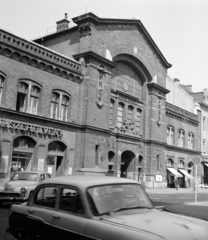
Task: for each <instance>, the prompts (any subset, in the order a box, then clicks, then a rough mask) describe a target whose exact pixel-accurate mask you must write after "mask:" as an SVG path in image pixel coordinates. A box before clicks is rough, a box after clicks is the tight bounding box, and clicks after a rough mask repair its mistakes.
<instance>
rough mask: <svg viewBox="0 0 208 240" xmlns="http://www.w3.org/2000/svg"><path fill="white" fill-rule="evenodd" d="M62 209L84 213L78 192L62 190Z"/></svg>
mask: <svg viewBox="0 0 208 240" xmlns="http://www.w3.org/2000/svg"><path fill="white" fill-rule="evenodd" d="M60 209H61V210H64V211H68V212H73V213H78V214H83V213H84V208H83V205H82V202H81V199H80V196H79V193H78V191H77V190H75V189H70V188H63V189H62V191H61V199H60Z"/></svg>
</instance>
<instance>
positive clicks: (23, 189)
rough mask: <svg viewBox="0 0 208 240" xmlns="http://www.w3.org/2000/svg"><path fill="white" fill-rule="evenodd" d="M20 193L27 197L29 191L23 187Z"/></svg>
mask: <svg viewBox="0 0 208 240" xmlns="http://www.w3.org/2000/svg"><path fill="white" fill-rule="evenodd" d="M20 192H21V194H22V196H25V194H26V192H27V190H26V189H25V188H24V187H22V188H21V190H20Z"/></svg>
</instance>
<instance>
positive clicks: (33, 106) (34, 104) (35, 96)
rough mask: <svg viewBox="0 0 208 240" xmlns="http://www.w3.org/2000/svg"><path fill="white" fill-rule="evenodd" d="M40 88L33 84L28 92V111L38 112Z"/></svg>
mask: <svg viewBox="0 0 208 240" xmlns="http://www.w3.org/2000/svg"><path fill="white" fill-rule="evenodd" d="M39 92H40V89H39V88H37V87H35V86H33V87H32V90H31V94H30V103H29V113H31V114H37V113H38V100H39Z"/></svg>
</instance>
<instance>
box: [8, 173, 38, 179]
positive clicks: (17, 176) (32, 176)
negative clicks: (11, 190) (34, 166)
mask: <svg viewBox="0 0 208 240" xmlns="http://www.w3.org/2000/svg"><path fill="white" fill-rule="evenodd" d="M19 180H27V181H37V180H38V174H37V173H15V174H14V176H13V177H12V179H11V181H19Z"/></svg>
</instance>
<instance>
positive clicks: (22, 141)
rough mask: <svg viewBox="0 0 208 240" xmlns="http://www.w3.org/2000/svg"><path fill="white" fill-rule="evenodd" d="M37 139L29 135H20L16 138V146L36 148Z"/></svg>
mask: <svg viewBox="0 0 208 240" xmlns="http://www.w3.org/2000/svg"><path fill="white" fill-rule="evenodd" d="M34 146H35V141H34V140H33V139H31V138H29V137H25V136H23V137H18V138H16V139H15V140H14V148H26V149H27V148H34Z"/></svg>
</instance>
